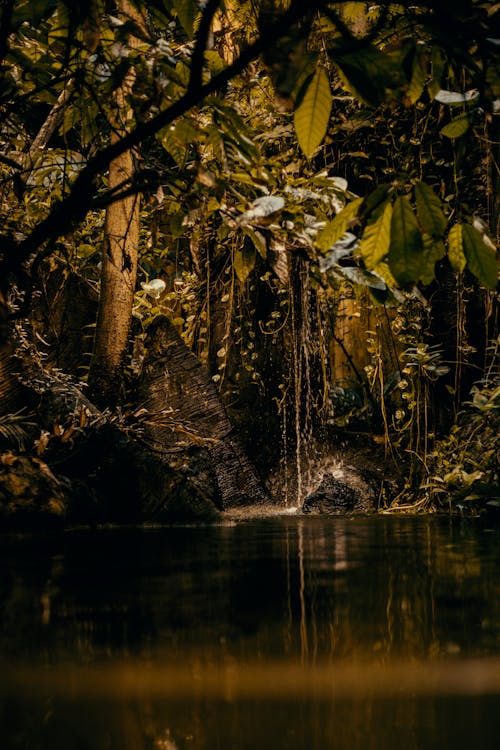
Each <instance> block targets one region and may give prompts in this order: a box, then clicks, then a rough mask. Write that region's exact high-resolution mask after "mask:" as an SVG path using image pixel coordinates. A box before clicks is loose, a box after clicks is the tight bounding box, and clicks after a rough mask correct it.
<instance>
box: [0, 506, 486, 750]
mask: <svg viewBox="0 0 500 750" xmlns="http://www.w3.org/2000/svg"><path fill="white" fill-rule="evenodd" d="M499 741H500V532H499V530H498V528H497V529H495V528H490V527H488V525H487V524H485V523H483V522H479V521H477V522H472V521H469V522H466V521H460V520H458V519H454V520H452V519H449V518H438V517H408V516H404V517H392V516H373V517H357V518H318V517H316V518H311V517H303V516H299V515H282V516H276V517H272V518H261V519H237V520H234V521H228V522H226V523H225V524H222V525H214V526H205V527H181V528H179V527H176V528H173V527H172V528H158V529H141V530H139V529H135V530H130V529H129V530H127V529H107V530H100V531H94V532H90V531H70V532H67V533H66V534H65V535H64V536H62V537H57V538H53V539H50V538H46V537H43V538H42V537H36V536H23V537H19V536H5V537H2V538H0V748H1V749H2V750H21V749H22V750H25V749H26V750H87V749H88V750H110V749H111V748H113V749H114V748H117V749H118V748H120V750H121V749H124V750H127V749H128V748H130V749H134V750H146V748H147V749H149V748H151V749H153V748H157V749H158V750H189V749H192V750H219V749H220V750H250V749H252V750H265V749H266V748H270V749H271V748H272V750H284V749H285V748H286V749H287V750H288V749H289V750H306V749H307V750H309V749H310V750H326V749H327V748H328V749H329V748H334V749H335V750H348V748H349V750H352V749H353V748H359V749H360V750H361V748H362V749H363V750H365V749H371V748H373V750H375V749H377V750H381V749H382V748H383V749H384V750H387V749H388V748H389V749H392V748H394V749H396V748H404V749H405V750H412V749H413V748H415V750H417V749H418V750H427V748H440V750H443V749H446V748H453V750H461V749H462V748H463V749H464V750H465V749H467V750H470V748H472V747H480V748H481V749H482V750H486V749H488V748H492V749H493V748H495V750H496V748H497V747H498V746H499Z"/></svg>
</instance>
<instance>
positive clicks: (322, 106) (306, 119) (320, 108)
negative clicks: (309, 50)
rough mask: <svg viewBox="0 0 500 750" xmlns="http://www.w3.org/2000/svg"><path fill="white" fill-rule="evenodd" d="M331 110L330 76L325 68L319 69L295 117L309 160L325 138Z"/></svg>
mask: <svg viewBox="0 0 500 750" xmlns="http://www.w3.org/2000/svg"><path fill="white" fill-rule="evenodd" d="M331 109H332V94H331V91H330V83H329V81H328V76H327V75H326V73H325V71H324V70H323V68H317V69H316V72H315V73H314V75H313V77H312V78H311V80H310V82H309V84H308V85H307V90H306V92H305V94H304V96H303V98H302V100H301V102H300V104H299V106H298V107H297V108H296V110H295V112H294V116H293V121H294V126H295V132H296V134H297V139H298V141H299V145H300V147H301V149H302V151H303V152H304V154H305V156H306V157H307V158H308V159H310V158H311V156H312V155H313V153H314V152H315V151H316V149H317V148H318V146H319V145H320V143H321V141H322V140H323V138H324V137H325V133H326V130H327V128H328V121H329V119H330V112H331Z"/></svg>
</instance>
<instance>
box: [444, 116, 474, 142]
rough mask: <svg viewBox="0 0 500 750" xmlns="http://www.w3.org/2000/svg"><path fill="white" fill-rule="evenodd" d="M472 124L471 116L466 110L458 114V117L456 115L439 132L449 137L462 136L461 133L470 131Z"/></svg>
mask: <svg viewBox="0 0 500 750" xmlns="http://www.w3.org/2000/svg"><path fill="white" fill-rule="evenodd" d="M470 124H471V118H470V117H469V115H468V114H467V113H466V112H464V113H463V114H461V115H458V117H454V118H453V120H451V122H449V123H448V125H445V126H444V128H441V130H440V131H439V132H440V133H441V135H445V136H446V137H447V138H452V139H454V138H460V136H461V135H463V134H464V133H466V132H467V131H468V129H469V127H470Z"/></svg>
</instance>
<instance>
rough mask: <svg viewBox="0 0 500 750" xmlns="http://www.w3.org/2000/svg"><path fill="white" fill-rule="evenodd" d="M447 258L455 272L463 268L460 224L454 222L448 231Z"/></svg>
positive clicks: (463, 257)
mask: <svg viewBox="0 0 500 750" xmlns="http://www.w3.org/2000/svg"><path fill="white" fill-rule="evenodd" d="M448 260H449V261H450V265H451V267H452V268H453V270H454V271H456V273H461V272H462V271H463V270H464V268H465V255H464V248H463V242H462V225H461V224H454V225H453V226H452V228H451V229H450V231H449V233H448Z"/></svg>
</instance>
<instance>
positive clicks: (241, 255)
mask: <svg viewBox="0 0 500 750" xmlns="http://www.w3.org/2000/svg"><path fill="white" fill-rule="evenodd" d="M255 260H256V253H255V248H254V247H253V245H252V246H249V247H247V246H246V245H245V246H244V247H243V249H242V250H235V252H234V260H233V265H234V270H235V272H236V276H237V277H238V278H239V280H240V281H241V283H242V284H244V283H245V281H246V280H247V278H248V276H249V274H250V273H251V272H252V271H253V269H254V266H255Z"/></svg>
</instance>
